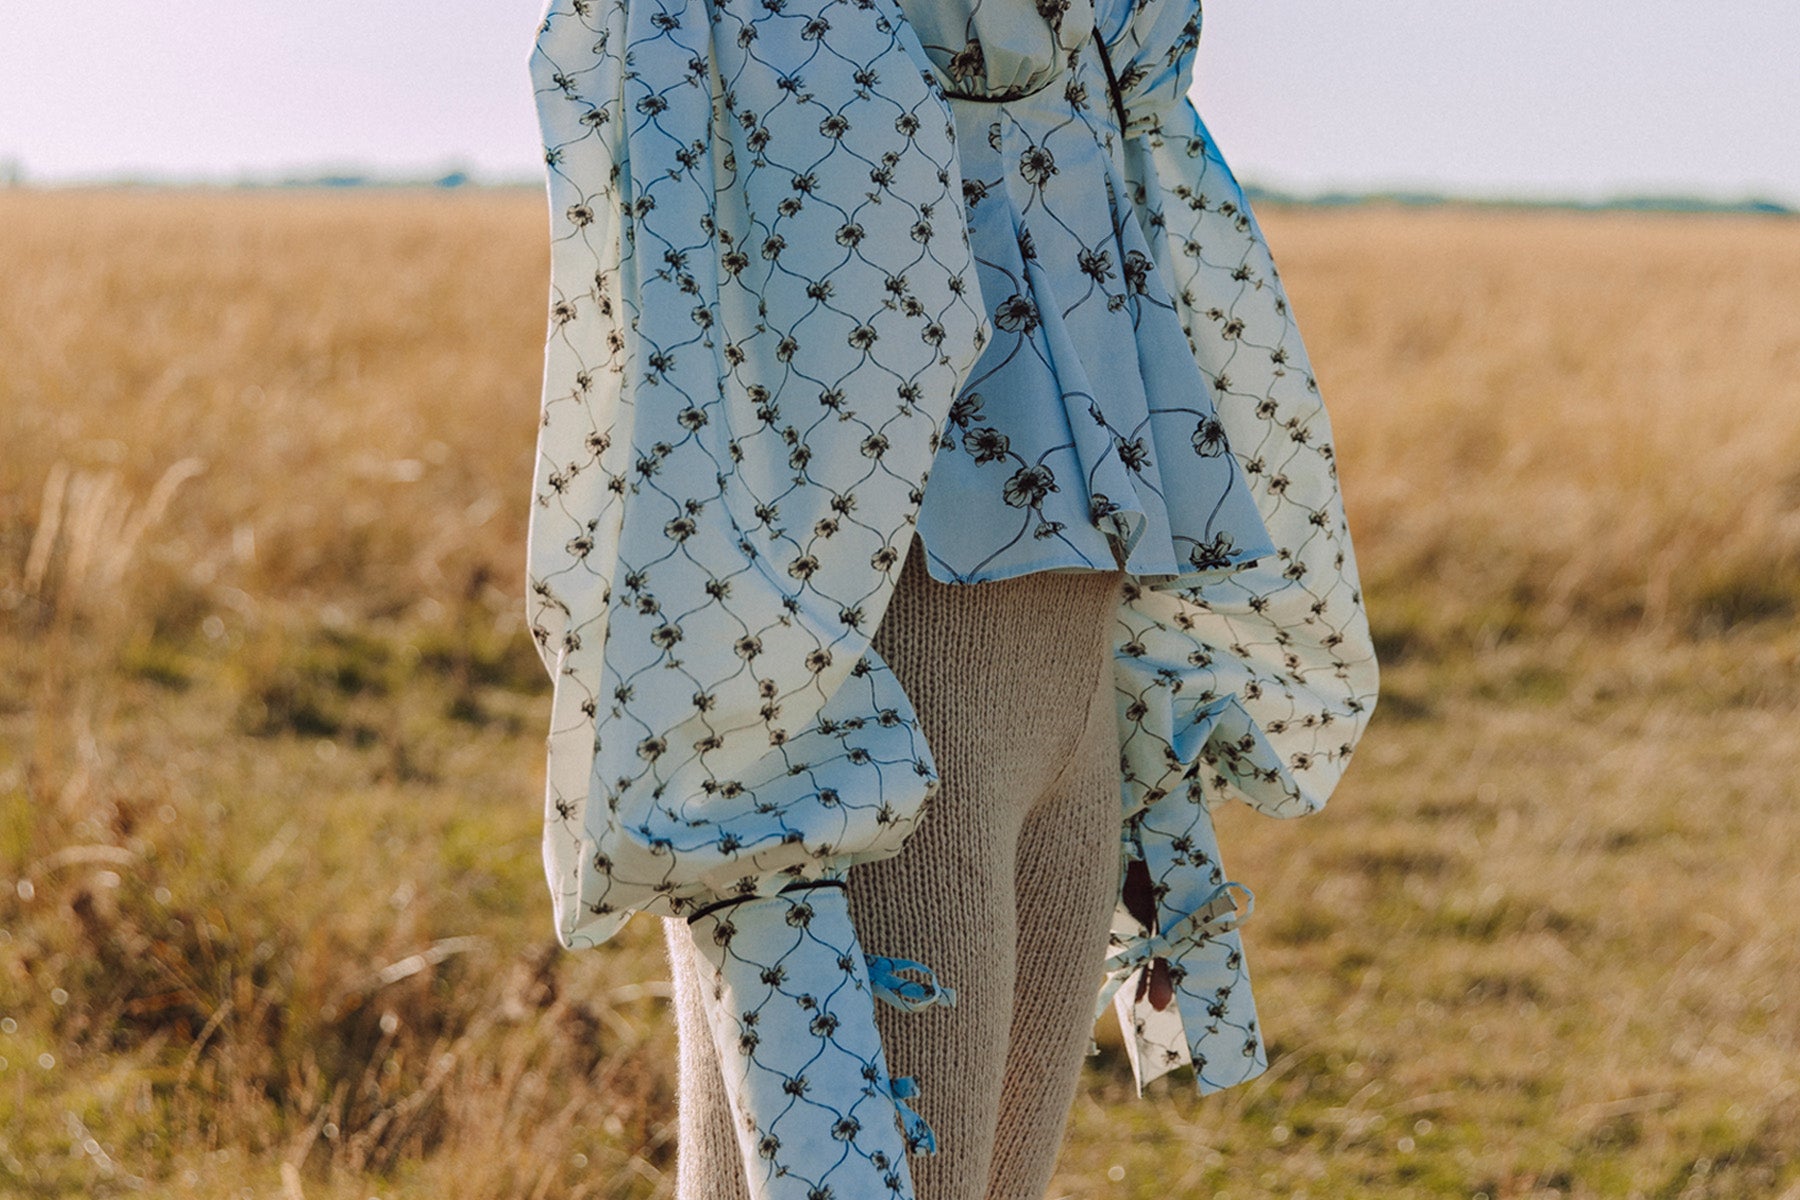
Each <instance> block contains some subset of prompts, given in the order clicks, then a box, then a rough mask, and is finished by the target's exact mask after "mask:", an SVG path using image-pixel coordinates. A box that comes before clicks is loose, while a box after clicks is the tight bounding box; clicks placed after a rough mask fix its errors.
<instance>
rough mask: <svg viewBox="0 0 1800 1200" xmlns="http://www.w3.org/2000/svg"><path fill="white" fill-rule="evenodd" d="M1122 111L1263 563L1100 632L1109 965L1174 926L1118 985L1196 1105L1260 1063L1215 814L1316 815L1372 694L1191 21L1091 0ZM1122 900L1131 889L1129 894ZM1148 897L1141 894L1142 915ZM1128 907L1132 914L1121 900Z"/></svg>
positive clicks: (1139, 195)
mask: <svg viewBox="0 0 1800 1200" xmlns="http://www.w3.org/2000/svg"><path fill="white" fill-rule="evenodd" d="M1097 16H1098V29H1099V34H1100V36H1101V37H1102V38H1104V39H1105V42H1106V44H1107V47H1108V50H1109V53H1110V55H1111V57H1112V59H1113V61H1114V63H1115V64H1116V69H1117V72H1118V75H1119V82H1120V90H1121V92H1122V93H1123V96H1122V99H1123V103H1124V107H1125V110H1126V115H1127V133H1128V135H1129V136H1128V137H1127V138H1126V141H1125V147H1124V157H1125V164H1126V173H1127V178H1128V180H1129V185H1130V188H1131V197H1132V203H1133V206H1134V208H1135V209H1136V211H1137V213H1138V217H1139V220H1140V222H1141V223H1142V226H1143V228H1144V230H1145V232H1146V235H1147V236H1148V237H1149V240H1150V245H1151V254H1152V257H1153V260H1154V262H1155V268H1156V272H1157V274H1158V275H1159V276H1160V277H1161V278H1162V279H1164V280H1165V281H1166V282H1167V286H1168V290H1169V293H1170V294H1171V295H1172V296H1174V297H1175V299H1176V304H1177V307H1178V310H1179V311H1180V314H1181V320H1182V324H1183V326H1184V328H1185V329H1186V331H1187V336H1188V340H1189V342H1190V343H1191V345H1192V349H1193V353H1194V358H1195V361H1196V362H1197V363H1198V364H1199V367H1200V369H1201V371H1202V372H1203V373H1204V374H1205V375H1206V376H1207V378H1208V379H1209V381H1210V382H1211V383H1212V385H1213V395H1214V396H1215V398H1216V403H1217V411H1218V417H1219V421H1220V424H1221V426H1222V429H1223V434H1224V437H1225V438H1226V440H1227V441H1228V442H1229V444H1230V446H1231V453H1232V455H1233V457H1234V458H1235V459H1236V460H1237V461H1238V463H1239V464H1240V465H1241V466H1242V468H1243V470H1244V474H1245V476H1246V478H1247V479H1248V481H1249V488H1250V491H1251V494H1252V495H1253V496H1254V497H1255V500H1256V505H1257V509H1258V511H1259V512H1260V514H1261V517H1262V522H1263V526H1264V528H1265V529H1266V530H1267V531H1268V533H1269V536H1270V539H1271V540H1272V542H1273V543H1274V547H1275V551H1274V553H1273V554H1270V555H1266V556H1264V557H1263V558H1261V559H1259V560H1258V561H1257V562H1255V563H1254V564H1251V565H1250V566H1248V567H1246V568H1244V569H1243V570H1240V571H1237V572H1235V573H1233V574H1231V575H1229V576H1227V577H1223V578H1217V579H1213V580H1209V581H1207V582H1205V583H1203V584H1202V585H1200V586H1198V587H1193V588H1186V589H1178V590H1175V591H1172V592H1170V591H1159V590H1156V589H1152V588H1149V587H1144V586H1130V587H1128V588H1127V590H1126V594H1125V597H1124V600H1123V602H1122V603H1121V605H1120V607H1119V613H1118V626H1117V630H1116V633H1115V639H1114V651H1115V663H1116V670H1115V680H1116V683H1117V687H1118V693H1119V737H1120V744H1121V766H1122V783H1123V799H1124V816H1125V824H1124V831H1123V832H1124V839H1125V844H1126V853H1127V858H1128V860H1129V861H1130V862H1131V863H1136V864H1138V866H1136V867H1135V868H1132V869H1128V871H1127V878H1128V880H1130V879H1132V878H1133V877H1134V876H1136V877H1137V878H1138V879H1139V880H1140V887H1139V890H1138V894H1137V895H1136V896H1133V895H1131V894H1127V895H1125V896H1122V898H1121V903H1120V906H1119V912H1118V918H1117V921H1116V924H1115V931H1116V933H1115V940H1114V942H1115V944H1114V950H1115V956H1116V957H1119V958H1120V959H1121V961H1129V960H1132V959H1134V958H1141V957H1143V954H1142V951H1143V949H1144V948H1145V947H1146V946H1150V947H1156V948H1157V949H1158V950H1159V954H1160V951H1161V947H1157V941H1158V939H1159V938H1167V936H1168V934H1169V933H1170V932H1171V931H1175V930H1183V931H1184V934H1183V936H1182V937H1179V938H1177V939H1176V944H1175V945H1173V946H1172V947H1169V948H1168V949H1169V952H1168V954H1167V956H1161V957H1159V956H1151V957H1150V958H1149V959H1148V961H1144V962H1142V963H1141V965H1138V966H1136V967H1134V968H1133V969H1132V973H1131V976H1130V978H1128V979H1126V980H1124V981H1123V986H1120V987H1119V988H1118V989H1117V992H1116V994H1115V1002H1116V1004H1117V1006H1118V1011H1119V1016H1120V1020H1121V1023H1122V1024H1123V1026H1124V1028H1125V1029H1126V1030H1127V1031H1130V1033H1131V1034H1132V1038H1133V1045H1132V1061H1133V1065H1134V1067H1135V1068H1136V1073H1137V1079H1138V1085H1139V1087H1140V1089H1141V1088H1142V1086H1143V1084H1144V1083H1146V1082H1148V1081H1149V1080H1151V1079H1154V1078H1156V1077H1158V1076H1159V1075H1162V1074H1164V1073H1166V1072H1168V1071H1170V1070H1172V1069H1174V1068H1175V1067H1178V1066H1183V1065H1187V1064H1189V1063H1191V1064H1192V1065H1193V1067H1194V1070H1195V1078H1196V1081H1197V1083H1198V1085H1199V1087H1200V1090H1201V1091H1203V1092H1206V1091H1214V1090H1217V1089H1220V1088H1224V1087H1229V1086H1231V1085H1233V1084H1236V1083H1240V1082H1243V1081H1244V1080H1247V1079H1250V1078H1252V1077H1254V1076H1255V1075H1257V1074H1259V1073H1261V1072H1262V1071H1263V1070H1264V1069H1265V1068H1266V1067H1267V1065H1268V1062H1267V1052H1266V1048H1265V1046H1264V1044H1263V1039H1262V1034H1261V1028H1260V1026H1259V1025H1258V1023H1257V1020H1256V1011H1255V1004H1254V1001H1253V999H1252V997H1251V994H1250V981H1249V975H1248V972H1247V969H1246V967H1245V963H1244V953H1243V944H1242V940H1241V936H1240V934H1239V933H1238V931H1237V928H1236V924H1237V920H1236V918H1231V919H1223V920H1210V921H1209V920H1205V919H1202V920H1200V921H1198V922H1196V921H1195V920H1194V918H1195V916H1196V914H1200V913H1202V912H1203V911H1205V910H1209V909H1217V908H1220V907H1221V906H1222V907H1223V909H1225V910H1235V909H1236V906H1237V902H1236V901H1235V899H1234V898H1233V897H1234V894H1235V892H1234V890H1233V889H1226V890H1225V891H1224V892H1223V893H1221V891H1220V889H1221V887H1222V886H1223V885H1225V884H1227V883H1230V882H1233V881H1231V880H1229V879H1228V877H1227V874H1226V872H1225V869H1224V867H1223V866H1222V864H1221V862H1220V857H1219V846H1218V839H1217V837H1216V835H1215V833H1214V829H1213V821H1212V815H1211V812H1212V809H1213V807H1214V806H1216V805H1218V804H1220V803H1222V802H1225V801H1228V800H1240V801H1243V802H1245V803H1248V804H1250V805H1251V806H1253V807H1254V808H1256V809H1257V810H1258V811H1259V812H1262V813H1265V814H1267V815H1270V816H1276V817H1294V816H1301V815H1304V814H1307V813H1312V812H1316V811H1318V810H1319V809H1320V808H1321V807H1323V806H1324V804H1325V802H1326V799H1327V798H1328V797H1329V796H1330V794H1331V792H1332V790H1333V789H1334V788H1335V787H1336V785H1337V783H1338V780H1339V779H1340V778H1341V777H1342V775H1343V773H1344V770H1345V768H1346V767H1347V766H1348V765H1349V762H1350V757H1351V753H1352V751H1353V750H1354V749H1355V747H1356V744H1357V742H1358V740H1359V739H1360V738H1361V736H1362V733H1363V730H1364V729H1365V728H1366V727H1367V724H1368V721H1369V718H1370V716H1371V715H1372V714H1373V711H1374V706H1375V698H1376V688H1377V682H1378V672H1377V666H1376V661H1375V654H1374V647H1373V644H1372V642H1371V640H1370V637H1369V627H1368V620H1367V616H1366V614H1365V612H1364V609H1363V601H1362V591H1361V585H1360V583H1359V581H1358V577H1357V571H1356V556H1355V552H1354V549H1353V547H1352V545H1351V540H1350V530H1349V525H1348V523H1347V522H1346V519H1345V515H1344V505H1343V497H1342V494H1341V491H1340V489H1339V485H1338V474H1337V463H1336V457H1335V452H1334V447H1333V442H1332V434H1331V424H1330V420H1329V418H1328V416H1327V413H1326V410H1325V406H1324V402H1323V399H1322V397H1321V394H1320V391H1319V387H1318V384H1317V381H1316V379H1315V378H1314V375H1313V371H1312V366H1311V363H1310V361H1309V359H1308V357H1307V353H1306V348H1305V345H1304V344H1303V343H1302V341H1301V338H1300V332H1299V329H1298V327H1297V325H1296V324H1295V320H1294V315H1293V310H1292V308H1291V306H1290V305H1289V303H1288V299H1287V294H1286V291H1285V289H1284V288H1283V286H1282V282H1281V277H1280V275H1279V274H1278V273H1277V271H1276V269H1275V263H1274V260H1273V258H1272V257H1271V256H1270V253H1269V247H1268V242H1267V240H1266V239H1265V238H1264V236H1263V232H1262V229H1261V228H1260V226H1259V225H1258V224H1257V221H1256V218H1255V216H1254V215H1253V214H1252V212H1251V210H1250V205H1249V203H1248V201H1247V200H1246V199H1245V196H1244V193H1243V189H1242V188H1241V187H1240V186H1239V184H1238V182H1237V180H1236V179H1235V178H1234V176H1233V175H1232V173H1231V169H1230V167H1228V166H1227V165H1226V162H1225V160H1224V158H1223V157H1221V156H1220V154H1219V150H1218V147H1217V145H1216V143H1215V142H1214V141H1213V139H1212V137H1211V135H1210V133H1209V132H1208V131H1207V129H1206V126H1205V124H1204V123H1203V122H1202V121H1201V119H1200V115H1199V113H1198V112H1197V111H1196V110H1195V109H1194V107H1193V105H1192V103H1191V102H1190V101H1189V100H1188V99H1187V92H1188V89H1189V86H1190V83H1191V78H1192V70H1193V59H1194V53H1195V49H1196V47H1197V45H1198V42H1199V37H1200V20H1201V17H1200V8H1199V5H1198V4H1197V3H1195V4H1192V5H1185V4H1182V3H1178V2H1166V0H1148V2H1143V3H1136V4H1134V3H1131V2H1130V0H1102V3H1101V5H1100V8H1099V11H1098V14H1097ZM1129 891H1130V889H1129V888H1128V893H1129ZM1144 897H1150V898H1153V903H1148V904H1147V903H1145V902H1144V899H1143V898H1144ZM1134 901H1135V902H1134Z"/></svg>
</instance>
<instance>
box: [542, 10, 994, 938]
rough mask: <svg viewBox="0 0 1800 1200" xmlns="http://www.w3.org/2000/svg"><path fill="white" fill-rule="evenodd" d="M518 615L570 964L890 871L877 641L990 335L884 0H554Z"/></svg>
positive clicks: (915, 51)
mask: <svg viewBox="0 0 1800 1200" xmlns="http://www.w3.org/2000/svg"><path fill="white" fill-rule="evenodd" d="M531 71H532V77H533V80H534V83H535V87H536V91H537V105H538V113H539V118H540V122H541V126H542V131H543V135H544V139H545V148H546V161H547V164H548V172H549V192H550V208H551V234H552V255H551V306H550V327H549V339H548V350H547V355H546V365H545V378H544V391H543V402H542V415H541V424H540V429H539V435H538V453H537V466H536V475H535V489H534V491H535V495H534V501H535V503H534V505H533V508H532V519H531V529H530V534H529V540H528V549H527V555H528V585H529V595H528V616H529V620H530V626H531V629H532V632H533V634H534V636H535V638H536V642H537V646H538V649H539V652H540V655H541V656H542V659H543V662H544V665H545V667H546V669H547V670H548V671H549V673H550V675H551V677H552V679H553V681H554V698H553V701H552V719H551V729H550V734H549V739H548V778H547V785H546V789H547V809H546V814H545V817H546V823H545V833H544V864H545V870H546V874H547V877H548V879H549V883H550V887H551V892H552V895H553V898H554V904H555V914H556V927H557V934H558V937H559V938H560V939H561V941H562V942H563V944H564V945H566V946H571V947H573V946H578V945H593V944H595V943H598V942H601V941H604V940H606V939H607V938H608V937H610V936H612V934H613V933H615V932H616V931H617V930H618V929H619V927H620V926H622V925H623V924H624V922H625V920H626V918H627V917H628V916H629V915H630V914H631V913H633V912H634V911H640V910H641V911H651V912H656V913H659V914H663V915H676V916H679V915H684V914H691V913H693V912H694V911H695V910H696V909H698V908H699V907H701V906H703V905H706V904H708V903H711V902H713V901H716V900H719V899H722V898H742V897H747V896H763V895H768V894H771V893H773V892H775V891H777V890H779V889H780V888H781V887H783V886H786V885H790V884H793V883H795V882H797V881H806V880H813V879H818V878H821V877H825V876H829V875H831V874H832V873H833V872H834V871H840V870H841V869H842V868H843V867H846V866H848V865H849V864H851V863H853V862H856V861H861V860H864V859H868V858H879V857H883V856H885V855H888V854H892V853H894V852H895V851H896V850H898V848H899V846H900V844H901V842H902V841H903V840H904V838H905V836H906V834H907V833H908V832H909V830H910V829H911V827H912V824H913V822H914V820H915V819H916V817H917V815H918V813H919V810H920V807H921V805H922V803H923V801H924V799H925V797H926V795H927V793H928V791H929V790H930V789H931V788H933V787H934V786H935V780H936V775H935V771H934V768H933V764H932V762H931V758H930V755H929V752H928V751H927V749H926V746H925V743H924V741H923V739H922V737H921V736H920V734H919V731H918V727H917V722H916V719H915V714H914V713H913V711H912V708H911V707H910V705H909V704H908V703H907V700H906V697H905V696H904V694H903V693H902V692H901V690H900V688H899V687H898V685H897V684H896V682H895V681H894V679H893V677H892V675H891V674H890V673H889V671H888V670H887V668H886V666H885V665H884V664H883V663H882V661H881V660H880V658H879V657H878V656H877V655H876V654H875V653H874V652H873V651H871V650H870V648H869V643H870V637H871V635H872V633H873V631H874V630H875V628H876V626H877V625H878V623H879V622H880V620H881V618H882V614H883V611H884V609H885V607H886V605H887V603H888V599H889V597H890V595H891V593H892V589H893V585H894V582H895V578H896V575H897V573H898V571H899V567H900V562H901V559H902V558H903V554H902V551H903V550H904V549H905V545H906V542H907V539H908V538H909V537H910V536H911V534H912V521H913V517H914V513H915V510H916V508H917V506H918V503H919V501H920V498H921V487H922V482H923V479H924V477H925V474H926V470H927V467H928V465H929V463H930V460H931V455H932V452H933V450H934V449H935V445H936V438H937V436H938V431H939V430H940V429H941V428H942V426H943V423H944V418H945V415H946V413H947V411H948V408H949V405H950V403H951V400H952V398H953V396H954V395H955V393H956V391H957V388H958V387H959V385H960V383H961V380H962V378H963V376H964V375H965V374H966V373H967V371H968V369H969V367H970V366H971V365H972V363H973V361H974V358H975V357H976V354H977V352H978V351H979V349H980V346H981V344H982V341H983V338H984V337H985V334H986V328H987V327H986V325H985V322H984V320H983V318H982V317H981V315H980V313H979V310H978V307H977V306H976V304H974V303H973V302H972V301H973V299H974V297H972V296H971V295H970V294H969V293H970V291H971V290H972V289H973V286H974V283H973V280H974V275H973V271H972V264H971V260H970V256H969V247H968V241H967V236H966V231H965V229H964V222H963V214H962V209H961V201H960V189H961V180H960V177H959V175H958V168H957V164H956V158H955V149H954V143H953V138H952V133H951V129H950V114H949V110H948V105H947V104H946V102H945V100H944V98H943V96H942V94H941V90H940V89H939V87H938V85H937V83H936V81H935V79H934V77H933V76H932V75H931V73H930V64H929V62H928V60H927V59H926V58H925V55H924V53H923V51H922V49H921V48H920V46H919V45H918V42H917V40H916V39H915V38H913V36H912V35H911V33H910V32H909V31H908V30H907V29H906V26H905V22H904V20H903V19H902V18H901V17H900V14H899V11H898V10H897V9H895V8H894V7H893V6H892V4H891V3H887V2H885V0H874V2H872V3H871V2H867V0H793V2H790V3H787V4H783V5H766V4H761V3H755V2H752V0H630V2H629V3H627V2H625V0H554V2H553V3H552V4H551V7H550V9H549V12H548V14H547V16H546V17H545V20H544V22H543V25H542V27H541V29H540V32H539V36H538V39H537V43H536V46H535V50H534V53H533V56H532V60H531Z"/></svg>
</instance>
